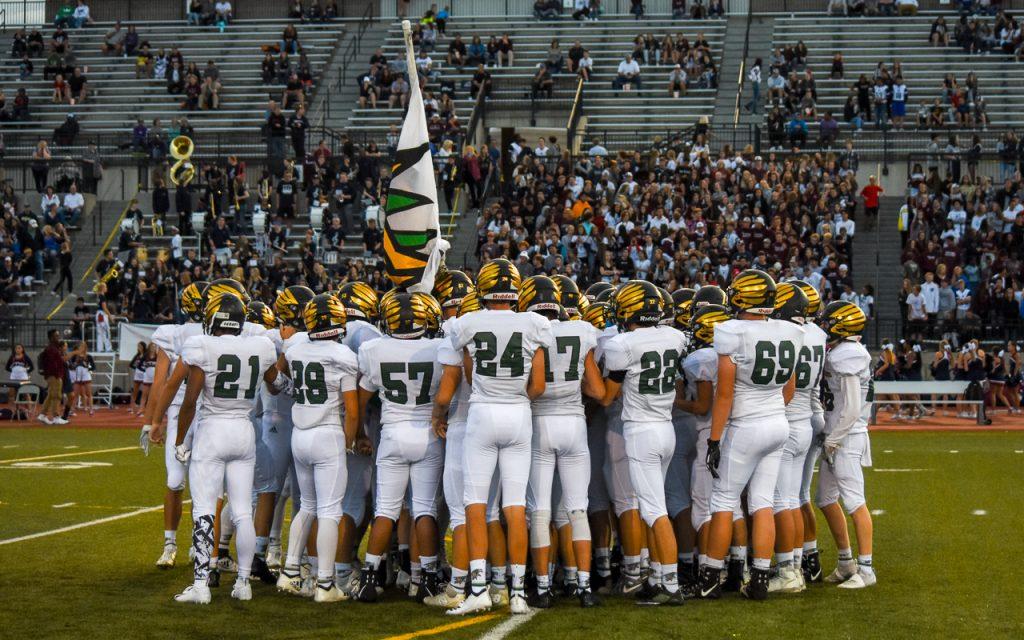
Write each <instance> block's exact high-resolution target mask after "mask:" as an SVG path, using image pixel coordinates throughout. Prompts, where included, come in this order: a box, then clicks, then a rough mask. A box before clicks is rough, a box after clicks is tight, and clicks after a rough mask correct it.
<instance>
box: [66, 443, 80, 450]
mask: <svg viewBox="0 0 1024 640" xmlns="http://www.w3.org/2000/svg"><path fill="white" fill-rule="evenodd" d="M64 448H65V449H77V448H78V445H77V444H69V445H68V446H66V447H64Z"/></svg>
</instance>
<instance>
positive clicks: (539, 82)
mask: <svg viewBox="0 0 1024 640" xmlns="http://www.w3.org/2000/svg"><path fill="white" fill-rule="evenodd" d="M530 83H531V86H532V87H533V89H532V91H531V93H530V96H531V97H532V98H534V99H536V98H537V97H538V96H539V95H540V94H541V93H544V94H546V95H547V97H548V98H551V96H552V91H553V88H554V85H555V80H554V78H552V77H551V71H550V70H549V69H548V66H547V65H546V64H544V63H543V62H538V63H537V71H536V72H535V73H534V74H533V79H532V80H531V81H530Z"/></svg>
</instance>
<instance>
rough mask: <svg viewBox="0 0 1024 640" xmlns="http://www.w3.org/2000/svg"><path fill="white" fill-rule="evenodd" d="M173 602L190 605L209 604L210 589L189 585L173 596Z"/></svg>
mask: <svg viewBox="0 0 1024 640" xmlns="http://www.w3.org/2000/svg"><path fill="white" fill-rule="evenodd" d="M174 601H175V602H190V603H192V604H210V587H206V586H203V585H195V584H192V585H189V586H187V587H185V590H184V591H182V592H181V593H179V594H178V595H176V596H174Z"/></svg>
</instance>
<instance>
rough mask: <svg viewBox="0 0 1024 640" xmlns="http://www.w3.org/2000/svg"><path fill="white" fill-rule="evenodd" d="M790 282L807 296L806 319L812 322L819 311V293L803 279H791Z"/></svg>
mask: <svg viewBox="0 0 1024 640" xmlns="http://www.w3.org/2000/svg"><path fill="white" fill-rule="evenodd" d="M790 282H791V283H792V284H794V285H796V286H797V287H800V290H801V291H803V292H804V295H805V296H807V321H808V322H813V321H814V318H815V317H816V316H817V315H818V312H819V311H821V293H819V292H818V290H817V289H815V288H814V286H812V285H810V284H808V283H806V282H804V281H803V280H791V281H790Z"/></svg>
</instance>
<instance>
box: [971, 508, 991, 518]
mask: <svg viewBox="0 0 1024 640" xmlns="http://www.w3.org/2000/svg"><path fill="white" fill-rule="evenodd" d="M971 515H972V516H987V515H988V511H985V510H984V509H975V510H974V511H972V512H971Z"/></svg>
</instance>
